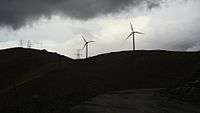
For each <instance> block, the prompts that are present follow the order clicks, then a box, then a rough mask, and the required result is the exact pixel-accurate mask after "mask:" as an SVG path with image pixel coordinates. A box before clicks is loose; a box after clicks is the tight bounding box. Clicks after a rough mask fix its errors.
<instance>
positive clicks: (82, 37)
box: [81, 35, 87, 43]
mask: <svg viewBox="0 0 200 113" xmlns="http://www.w3.org/2000/svg"><path fill="white" fill-rule="evenodd" d="M81 37H82V38H83V40H84V42H85V43H86V42H87V41H86V39H85V38H84V37H83V35H81Z"/></svg>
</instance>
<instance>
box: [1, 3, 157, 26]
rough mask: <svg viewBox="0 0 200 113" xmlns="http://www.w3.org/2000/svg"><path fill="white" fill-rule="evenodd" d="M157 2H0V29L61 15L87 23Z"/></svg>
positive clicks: (150, 5) (154, 5)
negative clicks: (99, 16) (86, 21)
mask: <svg viewBox="0 0 200 113" xmlns="http://www.w3.org/2000/svg"><path fill="white" fill-rule="evenodd" d="M160 1H161V0H0V2H1V3H0V26H10V27H12V28H14V29H17V28H20V27H21V26H23V25H26V24H27V23H28V22H31V21H34V20H38V19H39V18H40V17H47V18H50V17H51V16H52V15H54V14H62V15H65V16H69V17H71V18H76V19H81V20H87V19H90V18H93V17H96V16H98V15H102V14H109V13H116V12H119V11H121V10H123V9H125V8H126V7H128V6H131V7H137V6H140V5H141V4H146V6H147V7H148V8H150V9H151V8H153V7H157V6H159V2H160Z"/></svg>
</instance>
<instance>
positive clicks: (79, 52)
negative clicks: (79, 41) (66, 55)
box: [75, 49, 82, 59]
mask: <svg viewBox="0 0 200 113" xmlns="http://www.w3.org/2000/svg"><path fill="white" fill-rule="evenodd" d="M81 50H82V49H77V53H76V54H75V55H76V56H77V59H80V58H81V56H82V54H81Z"/></svg>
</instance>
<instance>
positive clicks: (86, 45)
mask: <svg viewBox="0 0 200 113" xmlns="http://www.w3.org/2000/svg"><path fill="white" fill-rule="evenodd" d="M81 37H82V38H83V41H84V42H85V45H84V46H83V49H84V48H86V51H85V52H86V54H85V56H86V58H88V53H89V49H88V46H89V44H90V43H92V42H95V41H87V40H86V39H85V38H84V37H83V36H82V35H81Z"/></svg>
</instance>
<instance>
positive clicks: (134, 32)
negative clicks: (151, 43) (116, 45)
mask: <svg viewBox="0 0 200 113" xmlns="http://www.w3.org/2000/svg"><path fill="white" fill-rule="evenodd" d="M130 26H131V34H130V35H129V36H128V37H127V38H126V39H129V38H130V37H131V36H133V37H132V38H133V51H134V50H135V34H144V33H142V32H138V31H134V30H133V25H132V23H131V22H130Z"/></svg>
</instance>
